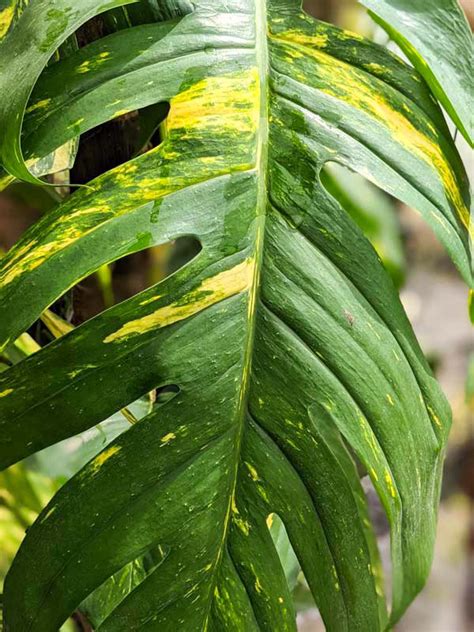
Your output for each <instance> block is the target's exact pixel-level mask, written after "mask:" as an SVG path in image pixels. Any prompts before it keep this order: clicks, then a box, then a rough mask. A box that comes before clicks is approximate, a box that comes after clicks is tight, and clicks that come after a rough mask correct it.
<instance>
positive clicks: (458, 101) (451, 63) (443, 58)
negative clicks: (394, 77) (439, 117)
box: [360, 0, 474, 146]
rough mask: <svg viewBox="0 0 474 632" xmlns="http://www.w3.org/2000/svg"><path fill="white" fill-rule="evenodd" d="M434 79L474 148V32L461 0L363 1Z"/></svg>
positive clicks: (429, 78)
mask: <svg viewBox="0 0 474 632" xmlns="http://www.w3.org/2000/svg"><path fill="white" fill-rule="evenodd" d="M360 1H361V3H362V4H364V5H365V6H366V7H368V8H369V9H370V10H371V13H372V16H373V17H374V19H375V20H376V21H377V22H378V23H379V24H380V25H381V26H382V28H384V29H385V30H386V31H387V33H388V34H389V35H390V37H391V38H392V39H393V41H394V42H396V43H397V44H398V45H399V46H400V48H401V49H402V51H403V52H404V53H405V54H406V55H407V57H408V58H409V59H410V61H411V62H412V63H413V65H414V66H415V68H417V69H418V70H419V71H420V73H421V74H422V75H423V77H424V78H425V79H426V81H427V82H428V83H429V85H430V87H431V89H432V90H433V93H434V94H435V96H436V97H437V98H438V99H439V101H440V103H441V104H442V105H443V107H444V108H445V109H446V111H447V112H448V114H449V116H450V117H451V118H452V120H453V121H454V123H455V124H456V125H457V127H458V128H459V129H460V130H461V132H462V134H463V135H464V137H465V138H466V140H467V141H468V143H470V145H471V146H472V144H473V142H474V141H473V134H474V131H473V126H472V125H473V124H472V121H473V117H472V101H473V99H474V83H473V80H472V61H473V47H472V33H471V29H470V26H469V23H468V21H467V19H466V16H465V15H464V13H463V10H462V9H461V7H460V6H459V3H458V0H360Z"/></svg>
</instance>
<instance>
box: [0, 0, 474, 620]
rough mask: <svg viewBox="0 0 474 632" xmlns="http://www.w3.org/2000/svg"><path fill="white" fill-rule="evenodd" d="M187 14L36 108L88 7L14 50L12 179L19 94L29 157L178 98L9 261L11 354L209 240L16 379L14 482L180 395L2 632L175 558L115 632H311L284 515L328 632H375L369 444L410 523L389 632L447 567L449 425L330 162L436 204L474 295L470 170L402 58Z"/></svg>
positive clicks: (69, 511) (63, 541)
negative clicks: (54, 454) (102, 280)
mask: <svg viewBox="0 0 474 632" xmlns="http://www.w3.org/2000/svg"><path fill="white" fill-rule="evenodd" d="M46 4H47V3H46ZM117 4H120V3H117V2H115V3H114V5H117ZM193 4H194V6H195V9H194V11H193V12H192V13H191V14H188V15H186V16H185V17H183V18H182V19H180V18H179V17H178V18H176V19H174V20H172V21H169V22H165V23H159V24H148V25H143V26H137V27H134V28H130V29H125V30H122V31H120V32H117V33H115V34H112V35H110V36H109V37H107V38H104V39H103V40H99V41H97V42H93V43H92V44H90V45H89V46H87V47H85V48H83V49H81V50H79V51H78V52H77V53H75V54H74V55H72V56H70V57H68V58H67V59H64V60H62V61H59V62H58V63H55V64H53V65H51V66H49V67H48V68H47V69H46V70H45V71H44V73H43V74H42V76H41V78H40V80H39V81H38V83H37V85H36V86H35V88H34V92H33V94H32V97H31V99H30V102H29V104H26V103H25V100H26V98H27V94H28V93H29V91H30V89H31V88H32V87H33V83H34V82H35V81H36V77H37V74H38V68H39V67H40V65H41V64H42V65H43V66H44V65H45V63H46V59H47V57H48V54H51V53H52V52H53V50H54V48H55V47H56V46H57V45H58V44H59V43H60V42H61V41H62V39H64V38H65V37H66V36H67V35H68V34H69V33H70V32H72V30H73V29H74V28H77V26H78V25H79V24H80V23H81V22H83V21H84V20H85V19H86V18H87V17H88V15H89V11H90V9H91V3H90V2H88V1H85V0H84V1H82V2H77V1H76V2H75V3H74V9H73V10H72V11H71V13H70V15H71V19H70V20H69V21H68V23H67V28H66V27H63V30H62V33H59V29H58V32H55V38H51V42H50V44H49V49H48V52H47V51H46V50H45V51H44V57H43V58H42V61H41V64H39V62H37V55H38V52H37V50H36V48H35V47H34V46H32V45H29V43H30V39H31V28H32V25H33V24H35V25H37V27H38V31H39V33H40V34H43V33H44V32H45V30H47V24H45V22H47V17H46V16H47V11H46V12H45V11H44V9H45V2H43V1H42V0H38V1H37V2H32V3H31V4H30V5H29V6H28V7H27V8H26V9H25V11H24V13H23V15H22V17H21V18H20V19H19V21H18V23H17V24H16V25H15V27H14V28H13V29H12V30H11V31H10V33H9V35H8V36H7V37H6V39H5V40H4V42H3V44H2V47H1V48H0V55H1V58H2V61H3V60H5V59H8V60H10V59H11V60H12V61H11V63H9V64H6V66H5V71H4V72H3V73H2V75H1V78H0V89H1V91H2V93H3V91H4V90H5V91H6V92H7V93H11V95H12V98H11V102H10V103H14V105H8V106H5V105H3V104H2V107H1V109H0V125H1V126H2V127H4V126H5V125H7V127H8V130H9V131H8V137H7V138H5V137H4V138H3V142H2V145H1V156H2V160H3V163H4V165H5V166H6V167H7V168H8V169H9V171H10V172H11V173H13V174H14V175H15V176H17V177H25V172H26V170H27V168H26V166H25V163H24V161H23V159H22V156H21V153H20V151H19V136H20V128H21V121H20V120H19V118H21V116H20V117H18V112H19V111H21V110H22V108H24V107H26V105H28V107H27V110H28V111H27V114H26V117H25V121H24V126H23V137H22V138H23V145H22V150H23V155H24V156H25V159H26V160H30V159H33V158H34V159H37V158H38V157H41V156H43V155H48V154H49V153H50V152H51V151H53V150H54V149H55V148H57V147H58V146H60V145H62V144H63V143H65V142H67V140H68V139H70V138H72V137H75V136H77V135H78V134H80V133H82V132H84V131H85V130H87V129H90V128H92V127H93V126H95V125H98V124H100V123H101V122H103V121H105V120H108V119H110V118H113V117H114V116H117V115H119V114H121V113H123V112H124V111H125V112H126V111H131V110H134V109H136V108H142V107H146V106H149V105H151V104H153V103H157V102H163V101H169V102H170V106H171V107H170V113H169V116H168V118H167V121H166V137H165V140H164V142H163V143H162V144H161V145H160V146H159V147H157V148H155V149H153V150H152V151H150V152H148V153H147V154H144V155H141V156H139V157H137V158H135V159H134V160H132V161H130V162H128V163H127V164H125V165H122V166H119V167H117V168H116V169H113V170H112V171H110V172H108V173H106V174H104V175H102V176H100V177H98V178H97V179H95V180H94V181H92V182H91V183H89V185H88V187H87V188H82V189H81V190H79V191H77V192H76V193H74V194H73V195H72V196H71V197H70V198H69V199H67V200H66V201H65V202H64V203H63V204H62V205H60V206H59V207H58V208H57V209H54V210H52V211H51V212H49V213H48V214H47V215H46V216H45V217H44V218H43V219H42V220H40V221H39V222H38V223H37V224H36V225H35V226H34V227H33V228H32V229H31V230H29V231H28V232H27V234H26V235H25V236H24V237H23V238H22V240H21V241H20V242H19V243H18V244H17V246H15V248H14V249H12V250H11V251H10V252H9V253H8V254H7V256H6V257H5V258H4V260H3V261H2V268H1V271H0V300H1V304H2V315H1V316H2V317H1V319H0V338H1V341H2V343H4V344H7V343H8V342H9V341H13V340H14V339H15V338H16V337H17V336H18V335H19V334H20V333H21V332H22V331H24V330H25V329H26V328H27V327H28V326H29V325H30V324H31V323H32V322H33V321H34V320H35V319H36V318H38V317H39V315H40V314H41V313H42V311H43V310H44V309H45V308H46V307H47V306H48V305H49V304H51V303H52V302H53V301H54V300H55V299H56V298H57V297H58V296H60V295H61V294H62V293H63V292H64V291H65V290H66V289H67V288H69V287H71V286H72V285H73V284H75V283H76V282H77V281H78V280H80V279H81V278H83V277H84V276H86V275H87V274H89V273H91V272H92V271H94V270H97V269H98V268H99V267H100V266H101V265H103V264H104V263H107V262H110V261H113V260H115V259H117V258H119V257H121V256H123V255H126V254H128V253H131V252H135V251H138V250H141V249H143V248H146V247H148V246H151V245H154V244H161V243H166V242H168V241H171V240H173V239H175V238H177V237H180V236H183V235H192V236H195V237H197V238H198V239H199V241H200V242H201V245H202V250H201V252H200V253H199V254H198V255H197V256H196V257H195V259H194V260H192V261H191V262H190V263H189V264H187V265H186V266H185V267H183V268H182V269H180V270H179V271H178V272H176V273H175V274H174V275H172V276H171V277H169V278H168V279H166V280H165V281H163V282H162V283H160V284H159V285H157V286H155V287H152V288H150V289H148V290H146V291H145V292H142V293H141V294H139V295H137V296H136V297H134V298H132V299H130V300H128V301H126V302H124V303H122V304H120V305H118V306H115V307H113V308H112V309H109V310H107V311H106V312H104V313H103V314H101V315H99V316H97V317H96V318H94V319H92V320H90V321H89V322H87V323H85V324H84V325H82V326H81V327H78V328H77V329H76V330H74V331H72V332H71V333H69V334H67V335H66V336H64V337H63V338H61V339H59V340H57V341H55V342H54V343H52V344H50V345H48V346H47V347H46V348H45V349H43V350H41V351H39V352H37V353H35V354H34V355H33V356H31V357H30V358H28V359H26V360H24V361H22V362H21V363H19V364H18V365H16V366H15V367H13V368H11V369H9V370H7V371H6V372H3V373H2V374H1V377H0V428H1V436H0V463H1V464H2V465H3V466H7V465H9V464H10V463H13V462H15V461H17V460H19V459H21V458H23V457H25V456H27V455H28V454H32V453H34V452H36V451H38V450H40V449H42V448H44V447H46V446H48V445H52V444H53V443H56V442H57V441H60V440H61V439H65V438H66V437H70V436H73V435H75V434H77V433H79V432H82V431H84V430H86V429H87V428H90V427H92V426H94V425H95V424H97V423H98V422H100V421H102V420H103V419H105V418H107V417H109V416H110V415H112V414H113V413H115V412H116V411H117V410H119V409H121V408H123V407H124V406H127V405H128V404H129V403H130V402H133V401H135V400H137V399H138V398H139V397H140V396H143V395H144V394H146V393H147V392H149V391H150V390H152V389H154V388H157V387H161V386H164V385H171V384H173V385H177V386H178V387H179V393H178V394H177V395H176V396H175V397H173V398H172V399H171V400H169V401H168V402H167V403H166V404H163V405H157V406H156V407H155V408H154V409H153V411H152V412H151V413H150V414H148V415H147V416H146V417H145V418H144V419H142V420H141V421H140V422H139V423H137V424H135V425H133V426H132V427H130V429H129V430H127V431H126V432H124V433H123V434H121V435H120V436H119V437H118V438H117V439H115V440H114V441H113V442H112V443H111V444H109V445H108V446H107V448H106V449H105V450H104V451H102V452H101V453H100V454H99V455H98V456H96V457H95V458H94V459H93V460H92V461H91V462H90V463H89V464H88V465H86V466H85V467H84V468H83V469H82V470H81V471H80V472H79V473H78V474H77V475H76V476H74V477H73V478H72V479H71V480H70V481H69V482H68V483H67V484H66V485H64V486H63V488H62V489H61V490H60V492H59V493H58V494H57V495H56V497H55V498H54V499H53V500H52V502H51V503H50V504H49V506H48V507H47V508H46V509H45V510H44V512H43V513H42V515H41V516H40V517H39V519H38V521H37V522H36V523H35V524H34V525H33V526H32V527H31V529H30V530H29V532H28V535H27V537H26V539H25V541H24V543H23V545H22V547H21V549H20V551H19V553H18V555H17V557H16V559H15V561H14V563H13V566H12V568H11V570H10V572H9V575H8V577H7V580H6V586H5V618H6V622H7V626H9V628H8V629H10V630H13V631H16V630H31V631H33V630H38V631H41V632H47V631H48V630H51V631H53V630H57V629H58V627H59V626H60V625H61V623H62V622H63V621H64V620H65V619H66V618H67V616H68V615H69V614H70V613H71V612H72V611H73V610H74V609H75V608H76V607H78V606H79V604H81V602H83V600H84V599H85V598H86V597H87V596H88V595H90V594H91V593H93V591H94V590H95V589H97V588H98V587H99V586H100V585H102V584H103V583H104V582H106V581H107V580H108V578H110V577H112V576H114V575H115V574H116V573H118V572H119V571H120V570H121V569H122V568H124V569H125V568H126V567H127V565H128V564H130V563H131V562H133V560H136V559H138V558H140V557H141V556H143V554H144V553H145V552H147V551H149V550H153V549H154V548H155V547H156V546H157V545H159V546H161V547H162V549H163V551H165V558H164V560H163V562H162V563H161V564H160V565H159V566H158V567H157V568H156V569H155V570H154V571H153V572H151V573H150V574H148V575H146V577H145V578H144V579H143V581H141V582H140V583H139V584H138V585H137V587H136V588H135V589H134V590H133V591H132V592H130V594H128V595H127V596H126V597H125V598H124V599H123V600H122V601H121V602H120V603H119V604H118V605H116V607H115V608H114V609H113V611H112V613H111V614H110V615H109V616H108V617H107V618H106V620H105V621H104V622H102V624H101V625H100V627H99V629H100V631H101V632H106V631H109V630H110V631H113V632H119V631H121V630H127V631H128V630H138V629H141V628H146V629H147V630H155V629H156V630H170V631H171V630H176V629H180V630H193V631H194V630H200V629H207V630H216V631H217V630H219V631H220V630H238V631H242V630H246V631H247V630H249V631H250V630H272V631H273V630H294V629H295V616H294V607H293V603H292V600H291V594H290V590H289V587H288V585H287V581H286V578H285V573H284V570H283V568H282V565H281V563H280V560H279V558H278V555H277V553H276V549H275V546H274V543H273V539H272V536H271V534H270V532H269V530H268V525H267V518H268V516H269V515H270V514H276V515H278V516H279V518H280V519H281V520H282V522H283V524H284V526H285V529H286V532H287V533H288V536H289V539H290V542H291V544H292V547H293V549H294V551H295V553H296V555H297V557H298V560H299V562H300V564H301V566H302V569H303V571H304V573H305V576H306V579H307V582H308V584H309V586H310V588H311V590H312V592H313V594H314V597H315V599H316V602H317V604H318V607H319V609H320V611H321V614H322V616H323V618H324V621H325V624H326V627H327V629H328V630H336V631H338V632H339V631H341V630H350V631H351V632H352V631H357V630H360V631H364V632H365V631H367V630H374V631H378V630H382V629H384V628H385V626H386V625H387V616H386V613H385V606H384V602H383V587H382V580H381V570H380V564H379V560H378V554H377V548H376V544H375V540H374V536H373V533H372V530H371V529H370V523H369V521H368V516H367V509H366V506H365V499H364V494H363V491H362V488H361V485H360V483H359V479H358V473H357V472H358V470H357V468H356V465H355V463H354V460H353V456H351V455H356V456H357V458H358V459H359V460H360V462H361V463H362V464H363V465H364V466H365V468H366V469H367V471H368V473H369V474H370V477H371V479H372V482H373V484H374V486H375V488H376V490H377V492H378V494H379V496H380V498H381V501H382V503H383V506H384V508H385V510H386V512H387V515H388V518H389V521H390V524H391V535H392V558H393V587H394V589H393V593H394V594H393V611H392V620H393V621H395V620H396V619H398V618H399V617H400V616H401V614H402V613H403V611H404V609H405V608H406V606H407V605H408V603H409V602H410V601H411V599H412V598H413V597H414V595H415V594H416V593H417V591H418V590H419V589H420V588H421V587H422V585H423V583H424V581H425V579H426V576H427V573H428V570H429V566H430V562H431V556H432V545H433V539H434V534H435V523H436V511H437V504H438V496H439V483H440V470H441V465H442V460H443V453H444V445H445V441H446V435H447V432H448V429H449V424H450V412H449V408H448V406H447V404H446V401H445V399H444V397H443V395H442V394H441V392H440V390H439V388H438V386H437V384H436V382H435V380H434V378H433V377H432V375H431V372H430V370H429V367H428V365H427V363H426V361H425V359H424V357H423V354H422V352H421V350H420V348H419V346H418V344H417V342H416V340H415V338H414V335H413V332H412V330H411V327H410V325H409V322H408V320H407V318H406V316H405V314H404V312H403V309H402V307H401V304H400V302H399V299H398V296H397V293H396V291H395V289H394V287H393V284H392V282H391V281H390V279H389V277H388V276H387V274H386V272H385V271H384V269H383V266H382V265H381V262H380V260H379V258H378V257H377V255H376V253H375V251H374V250H373V248H372V246H371V245H370V243H369V242H368V241H367V239H366V238H365V237H364V236H363V235H362V233H361V231H360V230H359V228H357V226H356V225H355V224H354V222H353V221H352V220H351V218H350V217H349V215H348V214H347V213H346V212H345V211H344V210H343V209H342V208H341V207H340V205H339V204H338V202H337V201H336V200H335V198H333V197H332V196H331V195H330V194H329V193H328V192H327V191H326V189H325V188H324V186H323V185H322V183H321V180H320V178H319V173H320V170H321V168H322V167H323V165H324V164H325V163H326V162H328V161H331V162H337V163H340V164H341V165H344V166H346V167H349V168H350V169H352V170H354V171H357V172H359V173H361V174H362V175H364V176H365V177H367V178H368V179H370V180H371V181H373V182H375V183H377V184H378V186H380V187H381V188H383V189H384V190H386V191H388V192H389V193H391V194H393V195H396V196H398V197H399V198H400V199H402V200H403V201H404V202H406V203H407V204H410V205H412V206H414V207H416V208H417V209H418V210H419V211H420V212H421V213H422V214H423V215H424V216H425V217H426V219H427V220H428V221H429V222H430V224H431V225H432V226H433V228H434V230H435V231H436V233H437V234H438V236H439V237H440V239H441V240H442V241H443V243H444V244H445V246H446V248H447V249H448V251H449V252H450V254H451V256H452V257H453V259H454V261H455V262H456V264H457V265H458V267H459V269H460V271H461V273H462V274H463V275H464V277H465V278H466V280H468V281H471V269H470V254H469V236H468V224H469V211H468V205H469V192H468V191H467V185H466V182H467V178H466V175H465V172H464V170H463V167H462V164H461V161H460V159H459V157H458V154H457V152H456V149H455V147H454V145H453V143H452V141H451V138H450V136H449V133H448V131H447V128H446V125H445V123H444V120H443V117H442V115H441V112H440V110H439V108H438V107H437V106H436V105H435V102H434V101H433V99H432V97H431V95H430V93H429V91H428V89H427V87H426V85H425V84H424V82H423V81H422V80H421V78H420V76H419V75H418V74H417V72H416V71H414V70H412V69H411V68H409V67H408V66H406V65H405V64H404V63H403V62H401V61H400V60H399V59H397V58H396V57H395V56H393V55H391V54H390V53H388V52H387V51H385V50H384V49H382V48H380V47H378V46H375V45H373V44H371V43H370V42H366V41H364V40H362V39H361V38H359V37H357V36H354V35H351V34H348V33H345V32H343V31H340V30H339V29H337V28H335V27H331V26H329V25H326V24H323V23H319V22H316V21H314V20H312V19H310V18H309V17H308V16H306V15H305V14H303V13H301V10H300V8H299V3H298V2H293V1H283V0H279V1H278V0H267V1H266V2H265V1H264V0H212V1H211V0H195V2H194V3H193ZM106 6H111V3H108V4H107V5H106V4H101V5H100V7H102V8H106ZM98 7H99V4H98V3H94V8H95V9H97V8H98ZM68 15H69V14H68ZM35 28H36V26H35ZM30 64H31V65H34V66H35V71H34V72H33V71H31V72H28V73H27V77H26V78H25V83H24V84H22V86H21V87H20V88H18V87H17V82H18V73H17V69H18V68H19V67H22V68H28V67H29V65H30ZM26 84H28V86H26ZM13 128H15V130H16V131H14V132H12V131H11V129H13ZM5 136H7V135H5ZM348 446H350V451H349V449H348ZM26 578H27V581H26Z"/></svg>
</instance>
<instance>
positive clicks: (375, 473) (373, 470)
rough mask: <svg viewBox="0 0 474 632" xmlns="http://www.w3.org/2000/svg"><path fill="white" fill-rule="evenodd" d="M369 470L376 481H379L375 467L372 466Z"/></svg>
mask: <svg viewBox="0 0 474 632" xmlns="http://www.w3.org/2000/svg"><path fill="white" fill-rule="evenodd" d="M369 471H370V476H371V477H372V478H373V479H374V481H378V480H379V477H378V474H377V472H376V471H375V469H374V468H373V467H371V468H370V470H369Z"/></svg>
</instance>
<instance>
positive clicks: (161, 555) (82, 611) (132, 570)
mask: <svg viewBox="0 0 474 632" xmlns="http://www.w3.org/2000/svg"><path fill="white" fill-rule="evenodd" d="M166 556H167V551H165V550H164V549H163V548H162V547H161V546H154V547H152V548H151V549H150V550H149V551H148V552H147V553H145V554H144V555H143V554H142V555H139V556H138V557H137V558H136V559H134V560H132V561H131V562H129V563H128V564H126V565H125V566H124V567H123V568H121V569H120V570H119V571H117V572H116V573H115V574H114V575H112V577H109V579H107V580H106V581H105V582H104V583H103V584H102V585H101V586H99V587H98V588H96V589H95V590H94V592H93V593H91V594H90V595H89V597H87V598H86V599H85V600H84V601H83V602H82V604H81V605H80V606H79V609H78V613H79V615H80V616H83V617H85V618H86V619H87V622H88V623H89V624H91V625H92V627H93V628H94V629H97V628H98V627H99V626H100V625H101V624H102V623H103V621H105V619H106V618H107V617H108V616H109V615H110V614H111V613H112V612H113V610H114V609H115V608H116V607H117V606H118V605H119V604H120V603H121V602H122V601H123V600H124V599H125V598H126V597H127V596H128V595H129V594H130V593H131V592H132V591H133V590H134V589H135V588H137V587H138V586H139V585H140V584H141V583H142V582H143V581H144V580H145V579H146V578H147V576H148V575H149V574H150V573H152V572H153V571H154V570H155V569H156V568H158V566H159V565H160V564H161V563H162V562H163V561H164V560H165V558H166Z"/></svg>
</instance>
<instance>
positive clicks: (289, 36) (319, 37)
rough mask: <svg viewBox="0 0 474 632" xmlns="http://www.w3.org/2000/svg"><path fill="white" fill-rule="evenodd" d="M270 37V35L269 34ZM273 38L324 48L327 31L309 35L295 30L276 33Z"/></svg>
mask: <svg viewBox="0 0 474 632" xmlns="http://www.w3.org/2000/svg"><path fill="white" fill-rule="evenodd" d="M270 37H272V36H271V35H270ZM275 39H282V40H285V41H288V42H294V43H295V44H301V45H302V46H311V47H314V48H324V47H325V46H327V43H328V35H327V33H315V34H314V35H310V34H309V33H304V32H303V31H295V30H289V31H283V32H282V33H278V35H277V36H276V38H275Z"/></svg>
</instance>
